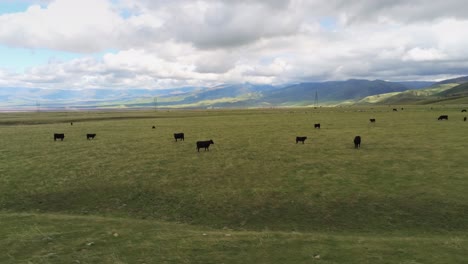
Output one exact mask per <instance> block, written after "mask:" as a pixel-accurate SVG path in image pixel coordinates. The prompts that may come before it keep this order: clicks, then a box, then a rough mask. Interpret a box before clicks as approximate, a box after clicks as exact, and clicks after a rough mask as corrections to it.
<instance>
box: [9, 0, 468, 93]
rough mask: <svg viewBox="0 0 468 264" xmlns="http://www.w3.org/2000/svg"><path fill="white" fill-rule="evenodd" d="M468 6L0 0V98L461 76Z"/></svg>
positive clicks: (407, 0)
mask: <svg viewBox="0 0 468 264" xmlns="http://www.w3.org/2000/svg"><path fill="white" fill-rule="evenodd" d="M466 10H468V1H466V0H443V1H442V0H431V1H427V0H379V1H375V0H353V1H349V0H327V1H323V0H289V1H288V0H269V1H268V0H237V1H232V0H0V88H1V87H35V88H51V89H53V88H60V89H86V88H150V89H161V88H175V87H183V86H213V85H217V84H222V83H246V82H248V83H253V84H272V85H282V84H287V83H299V82H309V81H329V80H347V79H370V80H373V79H382V80H389V81H407V80H427V81H438V80H443V79H448V78H453V77H458V76H464V75H468V48H466V47H468V12H466Z"/></svg>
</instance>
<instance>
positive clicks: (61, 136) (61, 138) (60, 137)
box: [54, 133, 65, 141]
mask: <svg viewBox="0 0 468 264" xmlns="http://www.w3.org/2000/svg"><path fill="white" fill-rule="evenodd" d="M64 138H65V134H63V133H54V141H56V140H57V139H60V140H62V141H63V139H64Z"/></svg>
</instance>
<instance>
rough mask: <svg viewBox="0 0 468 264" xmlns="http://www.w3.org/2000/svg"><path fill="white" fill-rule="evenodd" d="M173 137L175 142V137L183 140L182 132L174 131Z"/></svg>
mask: <svg viewBox="0 0 468 264" xmlns="http://www.w3.org/2000/svg"><path fill="white" fill-rule="evenodd" d="M174 139H175V141H176V142H177V139H181V140H182V141H185V138H184V133H174ZM213 144H214V143H213Z"/></svg>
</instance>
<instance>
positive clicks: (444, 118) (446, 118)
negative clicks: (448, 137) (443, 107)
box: [437, 115, 448, 120]
mask: <svg viewBox="0 0 468 264" xmlns="http://www.w3.org/2000/svg"><path fill="white" fill-rule="evenodd" d="M437 120H448V115H441V116H439V118H437Z"/></svg>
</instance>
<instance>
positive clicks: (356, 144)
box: [354, 136, 361, 149]
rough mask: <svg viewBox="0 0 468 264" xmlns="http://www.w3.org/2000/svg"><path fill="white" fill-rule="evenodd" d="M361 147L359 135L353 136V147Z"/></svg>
mask: <svg viewBox="0 0 468 264" xmlns="http://www.w3.org/2000/svg"><path fill="white" fill-rule="evenodd" d="M360 147H361V137H360V136H355V137H354V148H357V149H358V148H360Z"/></svg>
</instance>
